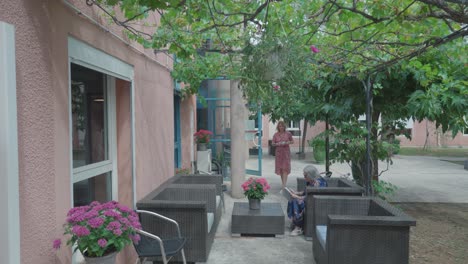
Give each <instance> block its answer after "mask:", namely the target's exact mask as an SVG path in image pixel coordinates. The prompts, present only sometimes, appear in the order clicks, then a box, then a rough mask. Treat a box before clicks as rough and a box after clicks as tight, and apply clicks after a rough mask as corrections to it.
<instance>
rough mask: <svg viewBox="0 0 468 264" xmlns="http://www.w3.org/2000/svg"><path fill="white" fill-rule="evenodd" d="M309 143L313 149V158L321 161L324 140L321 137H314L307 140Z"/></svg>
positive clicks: (323, 159)
mask: <svg viewBox="0 0 468 264" xmlns="http://www.w3.org/2000/svg"><path fill="white" fill-rule="evenodd" d="M309 145H310V146H311V147H312V149H313V153H314V159H315V161H316V162H317V163H322V162H324V161H325V140H323V139H322V138H318V137H316V138H314V140H312V141H309Z"/></svg>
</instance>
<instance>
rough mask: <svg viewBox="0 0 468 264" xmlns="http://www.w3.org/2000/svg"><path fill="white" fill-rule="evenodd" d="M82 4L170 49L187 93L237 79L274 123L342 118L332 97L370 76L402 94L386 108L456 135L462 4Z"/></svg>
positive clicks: (346, 103)
mask: <svg viewBox="0 0 468 264" xmlns="http://www.w3.org/2000/svg"><path fill="white" fill-rule="evenodd" d="M86 2H87V3H88V4H94V5H97V6H98V7H100V8H101V9H102V10H103V11H104V12H105V13H107V14H108V15H109V16H110V17H111V18H112V19H113V21H114V22H115V23H116V24H118V25H120V26H122V27H123V28H124V29H125V30H126V32H127V33H128V35H129V37H130V38H132V39H134V40H136V41H138V42H139V43H141V44H143V45H144V46H145V47H147V48H152V49H155V50H156V51H158V52H167V53H171V54H175V55H176V57H177V59H178V63H177V64H176V65H175V69H174V72H173V76H174V78H175V79H176V80H178V81H181V82H184V83H186V84H188V86H187V88H186V89H185V92H186V93H188V94H191V93H196V92H197V90H198V87H199V86H200V84H201V82H202V81H203V80H205V79H211V78H215V77H220V76H225V77H226V78H228V79H240V80H241V81H242V84H243V86H242V87H243V90H244V94H245V95H246V96H247V97H248V98H249V100H253V101H262V102H263V104H264V112H266V113H269V114H270V115H271V116H272V117H273V119H275V118H276V119H277V118H280V117H281V118H288V119H296V118H298V117H299V116H300V115H303V116H304V117H305V118H308V119H310V120H311V121H314V120H321V119H322V120H323V116H324V114H326V113H328V114H332V115H335V117H337V118H338V117H340V116H341V117H343V116H346V115H343V114H345V113H349V109H347V108H346V107H351V104H352V102H351V99H352V97H346V92H344V93H343V94H342V95H340V96H338V95H336V96H334V97H330V94H331V93H332V91H336V90H337V89H340V88H344V87H348V88H349V86H353V85H354V86H356V87H359V86H360V83H359V82H358V81H359V80H362V79H364V78H365V76H369V75H370V76H372V83H373V86H374V94H378V93H381V94H382V95H383V94H385V96H393V98H394V99H395V100H398V94H399V93H406V95H405V96H410V100H409V102H408V104H406V105H405V108H397V107H396V105H397V104H393V107H394V109H399V110H401V109H403V110H404V111H407V112H406V113H405V115H406V116H412V117H414V118H416V119H419V120H420V119H423V118H429V119H430V120H432V121H436V122H437V124H438V125H441V126H442V128H443V129H444V130H447V129H453V131H454V133H456V132H457V131H459V130H460V129H461V128H462V127H464V126H466V122H464V121H463V116H466V115H468V112H467V111H468V110H467V109H468V108H467V101H468V99H467V98H468V94H467V93H468V92H467V88H466V87H467V84H468V83H467V77H466V76H468V72H467V67H466V66H467V65H468V59H467V56H466V54H468V52H467V51H468V50H467V45H466V39H465V36H466V35H467V34H468V3H467V1H466V0H450V1H444V0H353V1H349V0H316V1H306V0H233V1H216V0H166V1H160V0H120V1H119V0H86ZM117 10H120V11H119V12H117ZM150 11H153V12H157V13H159V15H160V19H159V21H158V22H157V23H156V24H154V25H151V24H148V23H147V21H146V20H145V18H146V17H147V16H148V14H149V12H150ZM117 14H120V15H117ZM399 71H401V72H400V73H398V72H399ZM382 74H383V75H382ZM399 74H400V75H402V74H403V75H407V74H411V75H413V76H414V79H415V80H416V81H417V82H418V85H421V87H423V88H424V89H419V90H418V91H417V92H416V91H414V90H412V91H413V92H414V93H408V91H407V90H404V89H403V90H402V89H400V88H401V87H400V86H399V84H398V82H395V81H394V82H393V83H388V80H389V79H391V78H382V76H384V77H385V76H390V75H399ZM400 77H403V78H404V76H396V78H400ZM386 82H387V83H386ZM397 86H398V87H397ZM360 87H361V88H362V86H360ZM383 88H385V89H389V91H390V93H389V91H386V92H385V93H384V91H385V89H383ZM335 94H336V92H335ZM390 94H391V95H390ZM330 100H331V101H330ZM338 100H339V101H338ZM388 100H389V99H388V98H387V99H385V101H386V102H389V101H388ZM376 103H378V101H376ZM389 107H391V105H390V106H389ZM389 112H390V113H391V112H392V111H389ZM278 113H282V114H281V115H283V116H279V114H278ZM399 113H401V111H399Z"/></svg>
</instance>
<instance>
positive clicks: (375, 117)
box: [371, 109, 380, 181]
mask: <svg viewBox="0 0 468 264" xmlns="http://www.w3.org/2000/svg"><path fill="white" fill-rule="evenodd" d="M379 116H380V112H379V111H376V110H375V109H374V111H373V112H372V123H373V124H378V122H379ZM371 138H372V140H373V141H374V142H376V141H377V140H378V130H377V127H373V128H372V129H371ZM373 153H374V152H373V151H372V180H374V181H378V180H379V159H378V158H377V157H376V155H374V154H373Z"/></svg>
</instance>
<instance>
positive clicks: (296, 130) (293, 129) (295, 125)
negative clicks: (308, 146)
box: [284, 121, 301, 137]
mask: <svg viewBox="0 0 468 264" xmlns="http://www.w3.org/2000/svg"><path fill="white" fill-rule="evenodd" d="M284 123H285V124H286V130H287V131H289V132H290V133H291V134H292V135H293V136H295V137H300V136H301V128H300V121H286V122H284Z"/></svg>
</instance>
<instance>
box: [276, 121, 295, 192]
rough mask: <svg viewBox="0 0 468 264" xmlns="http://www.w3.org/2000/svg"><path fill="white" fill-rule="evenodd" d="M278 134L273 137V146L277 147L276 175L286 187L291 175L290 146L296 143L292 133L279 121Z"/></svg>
mask: <svg viewBox="0 0 468 264" xmlns="http://www.w3.org/2000/svg"><path fill="white" fill-rule="evenodd" d="M276 130H278V132H276V133H275V135H273V140H272V145H273V146H275V147H276V152H275V173H276V174H278V175H280V176H281V182H282V185H283V187H282V188H283V189H284V187H286V182H287V181H288V175H289V173H291V151H290V150H289V145H290V144H292V143H294V141H293V137H292V135H291V133H289V132H288V131H286V126H285V124H284V122H283V121H279V122H278V125H277V126H276Z"/></svg>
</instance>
